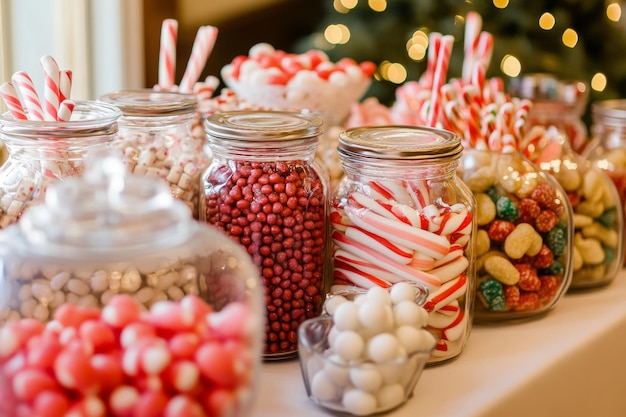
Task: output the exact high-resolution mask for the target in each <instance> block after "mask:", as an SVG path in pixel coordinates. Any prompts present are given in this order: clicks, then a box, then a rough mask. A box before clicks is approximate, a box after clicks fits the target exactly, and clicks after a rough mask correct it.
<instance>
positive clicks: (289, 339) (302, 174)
mask: <svg viewBox="0 0 626 417" xmlns="http://www.w3.org/2000/svg"><path fill="white" fill-rule="evenodd" d="M321 125H322V122H321V120H320V119H317V118H311V117H308V116H305V115H302V114H298V113H289V112H278V111H232V112H224V113H217V114H214V115H211V116H209V117H208V118H207V121H206V124H205V126H206V130H207V136H208V141H209V146H210V148H211V151H212V153H213V159H212V161H211V165H210V166H209V168H208V169H207V170H206V172H205V173H204V175H203V176H202V184H203V192H204V195H203V197H202V199H201V201H200V220H201V221H205V222H207V223H209V224H212V225H214V226H216V227H218V228H219V229H221V230H224V231H225V232H226V233H227V234H228V235H230V236H231V237H232V238H233V239H234V240H235V241H236V242H238V243H239V244H241V245H243V246H244V247H245V248H246V250H247V252H248V253H249V254H250V255H251V256H252V259H253V262H254V264H255V265H256V266H257V267H258V269H259V273H260V276H261V280H262V283H263V290H264V295H265V305H266V308H267V311H266V314H265V319H266V322H265V344H264V358H265V359H267V360H271V359H283V358H288V357H294V356H296V355H297V342H298V337H297V331H298V326H299V325H300V323H302V322H303V321H304V320H306V319H308V318H312V317H315V316H317V315H319V314H320V312H321V306H322V302H323V300H324V296H325V293H326V290H327V283H326V282H327V280H326V274H325V270H326V266H327V262H326V261H327V259H326V258H327V252H328V246H329V239H328V224H329V223H328V215H329V199H328V197H327V196H328V177H327V175H326V174H325V171H323V170H320V168H319V166H318V165H317V163H316V161H315V158H314V154H315V149H316V146H317V143H318V140H319V135H320V133H321Z"/></svg>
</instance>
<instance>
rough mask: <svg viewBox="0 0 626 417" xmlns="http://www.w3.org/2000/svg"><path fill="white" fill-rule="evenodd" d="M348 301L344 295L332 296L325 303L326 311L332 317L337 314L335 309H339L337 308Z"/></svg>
mask: <svg viewBox="0 0 626 417" xmlns="http://www.w3.org/2000/svg"><path fill="white" fill-rule="evenodd" d="M346 301H348V300H347V299H346V297H344V296H343V295H332V296H330V297H329V298H327V299H326V301H325V302H324V309H325V310H326V312H327V313H328V314H330V315H331V316H332V315H333V314H335V309H336V308H337V306H338V305H339V304H342V303H345V302H346Z"/></svg>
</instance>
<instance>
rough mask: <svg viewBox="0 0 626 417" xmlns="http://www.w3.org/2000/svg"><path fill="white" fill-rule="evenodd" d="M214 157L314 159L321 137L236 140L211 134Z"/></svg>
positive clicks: (258, 159) (264, 159) (267, 159)
mask: <svg viewBox="0 0 626 417" xmlns="http://www.w3.org/2000/svg"><path fill="white" fill-rule="evenodd" d="M208 140H209V146H210V148H211V151H212V152H213V157H214V158H218V159H245V160H248V161H288V160H294V159H297V160H305V161H313V159H314V157H315V151H316V149H317V145H318V141H319V138H318V137H317V136H315V137H310V138H300V139H290V140H265V141H253V140H235V139H223V138H218V137H214V136H209V138H208Z"/></svg>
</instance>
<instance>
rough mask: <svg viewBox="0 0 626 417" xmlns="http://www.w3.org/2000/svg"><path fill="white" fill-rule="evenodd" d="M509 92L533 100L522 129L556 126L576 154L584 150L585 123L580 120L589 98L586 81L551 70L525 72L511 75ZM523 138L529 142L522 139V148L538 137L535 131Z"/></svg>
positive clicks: (531, 143) (533, 144) (587, 139)
mask: <svg viewBox="0 0 626 417" xmlns="http://www.w3.org/2000/svg"><path fill="white" fill-rule="evenodd" d="M509 93H510V94H511V95H513V96H515V97H519V98H523V99H528V100H531V102H532V106H531V107H530V111H529V113H528V117H527V119H526V122H525V124H524V129H526V130H529V129H530V128H531V127H532V126H556V127H557V128H558V129H559V130H560V131H561V132H563V134H564V135H565V138H566V139H567V141H568V143H569V145H570V147H571V149H573V150H574V151H575V152H577V153H579V154H582V153H583V152H584V151H585V148H586V146H587V145H588V144H589V135H588V133H587V126H586V125H585V123H584V122H583V115H584V114H585V111H586V109H587V103H588V100H589V87H588V85H587V84H586V83H585V82H583V81H576V80H575V81H567V80H561V79H559V78H557V77H556V76H554V75H551V74H543V73H539V74H527V75H523V76H520V77H515V78H512V79H511V82H510V85H509ZM526 139H527V140H530V143H522V145H521V146H522V148H528V147H531V148H532V147H533V146H535V145H536V143H534V142H533V140H537V137H536V135H529V136H527V137H526Z"/></svg>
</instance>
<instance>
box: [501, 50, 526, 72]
mask: <svg viewBox="0 0 626 417" xmlns="http://www.w3.org/2000/svg"><path fill="white" fill-rule="evenodd" d="M500 70H501V71H502V72H503V73H504V74H505V75H508V76H509V77H517V76H518V75H520V73H521V72H522V63H521V62H520V61H519V59H517V58H516V57H514V56H513V55H505V56H504V57H503V58H502V61H500Z"/></svg>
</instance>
